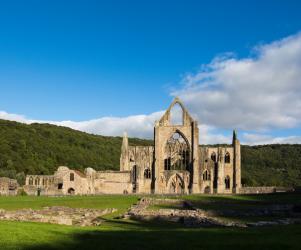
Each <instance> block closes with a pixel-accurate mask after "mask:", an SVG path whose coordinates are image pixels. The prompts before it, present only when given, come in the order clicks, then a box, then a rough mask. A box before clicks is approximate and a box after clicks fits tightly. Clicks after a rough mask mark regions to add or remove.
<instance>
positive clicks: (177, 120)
mask: <svg viewBox="0 0 301 250" xmlns="http://www.w3.org/2000/svg"><path fill="white" fill-rule="evenodd" d="M170 125H173V126H177V125H178V126H183V125H184V121H183V109H182V107H181V105H180V104H178V103H176V104H175V105H174V106H173V107H172V108H171V110H170Z"/></svg>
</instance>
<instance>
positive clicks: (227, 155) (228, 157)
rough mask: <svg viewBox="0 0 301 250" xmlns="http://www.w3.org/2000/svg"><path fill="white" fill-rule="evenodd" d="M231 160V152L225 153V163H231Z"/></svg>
mask: <svg viewBox="0 0 301 250" xmlns="http://www.w3.org/2000/svg"><path fill="white" fill-rule="evenodd" d="M230 162H231V157H230V153H229V152H227V153H226V154H225V163H230Z"/></svg>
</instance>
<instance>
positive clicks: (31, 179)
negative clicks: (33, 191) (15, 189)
mask: <svg viewBox="0 0 301 250" xmlns="http://www.w3.org/2000/svg"><path fill="white" fill-rule="evenodd" d="M28 184H29V185H33V178H32V176H30V177H29V181H28Z"/></svg>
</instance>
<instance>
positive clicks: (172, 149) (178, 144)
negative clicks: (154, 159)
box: [164, 132, 190, 170]
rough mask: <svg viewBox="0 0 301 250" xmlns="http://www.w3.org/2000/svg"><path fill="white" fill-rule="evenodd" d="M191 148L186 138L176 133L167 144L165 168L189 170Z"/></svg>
mask: <svg viewBox="0 0 301 250" xmlns="http://www.w3.org/2000/svg"><path fill="white" fill-rule="evenodd" d="M189 163H190V150H189V145H188V143H187V141H186V140H185V138H184V137H183V136H182V135H181V134H180V133H178V132H176V133H174V134H173V135H172V136H171V137H170V138H169V139H168V141H167V142H166V146H165V160H164V169H165V170H189Z"/></svg>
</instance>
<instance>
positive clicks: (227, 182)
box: [225, 176, 230, 189]
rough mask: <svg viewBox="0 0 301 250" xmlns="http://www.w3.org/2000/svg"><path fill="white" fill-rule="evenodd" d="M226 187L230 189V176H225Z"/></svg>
mask: <svg viewBox="0 0 301 250" xmlns="http://www.w3.org/2000/svg"><path fill="white" fill-rule="evenodd" d="M225 187H226V189H230V177H229V176H227V177H226V178H225Z"/></svg>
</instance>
